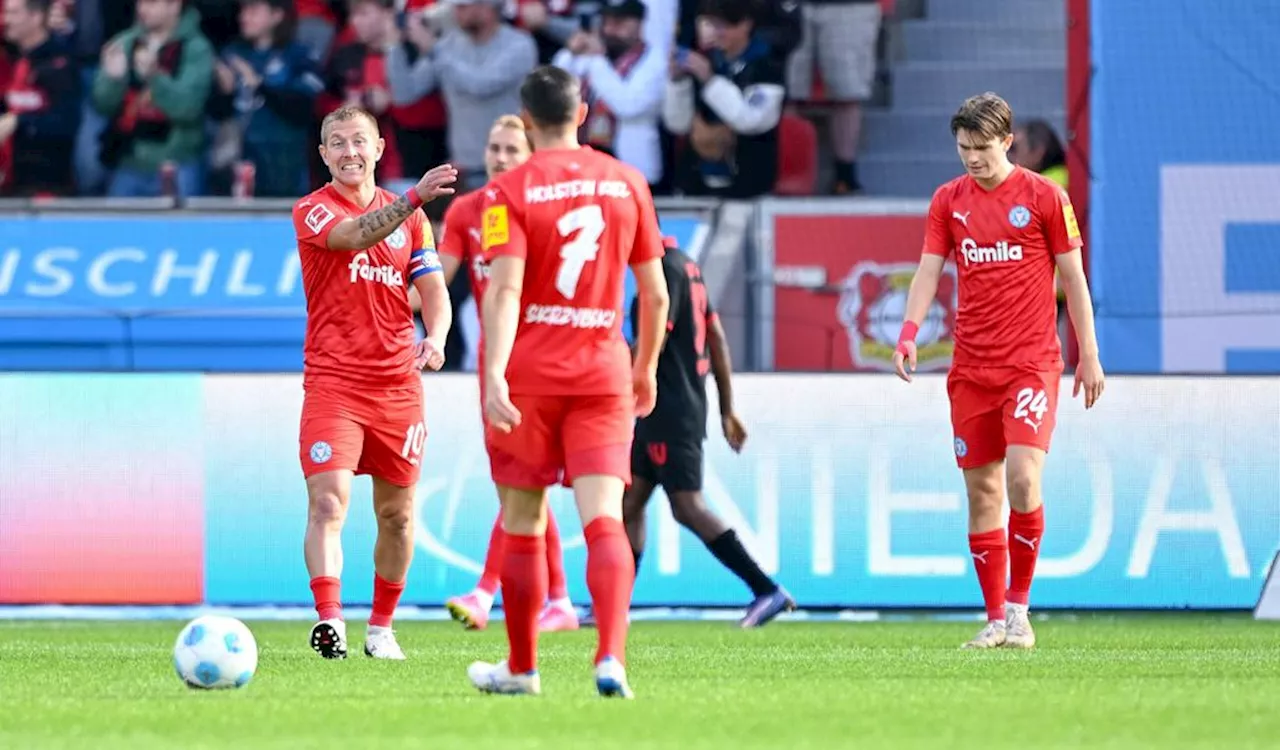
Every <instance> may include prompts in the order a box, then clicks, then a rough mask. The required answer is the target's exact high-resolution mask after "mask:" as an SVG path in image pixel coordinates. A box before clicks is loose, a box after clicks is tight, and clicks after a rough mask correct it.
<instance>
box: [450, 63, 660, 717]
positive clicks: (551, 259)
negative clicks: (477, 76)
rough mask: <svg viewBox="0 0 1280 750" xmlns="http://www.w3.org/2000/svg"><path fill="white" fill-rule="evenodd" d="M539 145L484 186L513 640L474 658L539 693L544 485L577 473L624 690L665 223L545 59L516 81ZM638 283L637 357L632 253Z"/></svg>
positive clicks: (498, 685)
mask: <svg viewBox="0 0 1280 750" xmlns="http://www.w3.org/2000/svg"><path fill="white" fill-rule="evenodd" d="M520 102H521V106H522V109H523V112H522V117H523V119H524V120H525V123H526V125H528V126H529V128H530V132H529V134H530V138H531V140H532V141H533V145H534V154H533V156H532V157H530V159H529V161H527V162H525V163H524V164H523V165H521V166H519V167H517V168H516V169H513V170H511V171H510V172H507V173H506V174H502V175H499V176H498V177H497V179H495V180H494V181H493V182H491V183H489V186H488V187H487V188H486V189H485V208H484V215H483V219H482V223H483V229H482V236H483V243H484V248H485V252H486V254H487V256H488V257H489V259H490V266H489V273H490V279H489V288H488V290H487V291H486V292H485V298H484V305H483V316H484V341H485V350H484V356H485V362H484V379H485V386H484V387H485V418H486V420H487V421H488V427H487V430H488V433H489V436H488V439H489V441H490V446H489V460H490V467H491V470H492V473H493V479H494V482H495V483H496V484H497V485H498V495H499V497H500V498H501V501H502V525H503V529H504V530H505V532H506V540H505V543H504V545H503V547H504V549H503V563H502V596H503V609H504V611H505V613H506V623H507V640H508V642H509V643H510V647H511V650H510V654H509V656H508V658H507V659H506V660H504V661H501V662H498V663H497V664H487V663H483V662H477V663H475V664H472V665H471V667H470V668H469V669H468V670H467V675H468V677H470V679H471V682H472V683H473V684H474V685H475V686H476V687H477V688H479V689H480V690H482V691H485V692H492V693H538V692H540V691H541V683H540V681H539V678H538V672H537V649H538V630H537V620H538V611H539V610H540V609H541V608H542V603H543V601H544V600H545V599H546V596H547V578H546V566H545V565H543V564H542V560H543V557H544V556H545V555H546V551H545V550H546V547H545V544H546V542H545V540H544V538H543V531H544V529H545V527H546V520H545V519H546V507H547V501H546V488H547V487H548V486H550V485H552V484H555V483H556V482H558V481H560V482H563V483H565V484H567V485H570V486H572V487H573V494H574V499H575V500H576V501H577V505H578V513H579V515H580V516H581V518H582V526H583V532H584V536H585V537H586V542H587V588H588V590H589V591H590V592H591V602H592V609H593V611H594V613H595V616H596V625H597V628H598V629H599V645H598V647H597V649H596V654H595V679H596V689H597V690H598V691H599V693H600V694H601V695H602V696H608V697H623V698H630V697H631V688H630V686H629V685H628V683H627V675H626V670H625V669H624V666H623V664H624V661H625V656H626V654H625V650H626V639H627V610H628V608H629V607H630V603H631V589H632V585H633V584H634V582H635V563H634V561H633V560H632V557H631V547H630V544H629V543H628V542H627V534H626V531H625V529H624V528H623V525H622V493H623V489H624V488H625V486H626V485H627V483H628V482H629V481H630V478H631V471H630V458H631V456H630V451H631V435H632V427H633V425H634V423H635V418H636V416H637V415H640V416H643V415H646V414H648V413H649V412H651V411H652V410H653V406H654V402H655V399H656V391H657V374H656V373H657V366H658V351H659V347H660V346H661V342H662V337H663V334H664V329H665V326H666V315H667V306H668V299H667V289H666V282H665V280H664V278H663V274H662V254H663V250H662V235H661V233H660V231H659V229H658V217H657V214H656V212H655V211H654V206H653V198H652V196H651V195H650V194H649V186H648V184H647V183H646V182H645V179H644V178H643V177H642V176H641V175H640V173H639V172H637V171H636V170H635V169H633V168H631V167H629V166H626V165H625V164H623V163H622V162H620V161H618V160H616V159H614V158H613V157H610V156H607V155H605V154H603V153H601V152H599V151H595V150H593V149H591V148H584V147H582V146H579V144H578V138H577V134H578V128H579V127H580V126H581V125H582V123H583V122H584V121H585V120H586V116H587V108H586V105H584V104H583V103H582V94H581V91H580V89H579V85H578V80H577V78H575V77H574V76H572V75H570V74H569V73H566V72H565V71H563V70H561V69H559V68H555V67H551V66H544V67H541V68H538V69H536V70H534V71H533V72H532V73H530V74H529V75H528V76H527V77H526V78H525V81H524V83H523V84H522V85H521V87H520ZM628 265H630V266H631V269H632V271H633V272H634V273H635V277H636V286H637V288H638V293H639V296H640V305H639V314H640V324H639V326H638V329H637V342H636V354H635V359H634V364H633V361H632V357H631V352H630V351H629V349H628V347H627V342H626V339H625V338H623V336H622V317H623V312H622V295H623V282H624V280H625V274H626V267H627V266H628Z"/></svg>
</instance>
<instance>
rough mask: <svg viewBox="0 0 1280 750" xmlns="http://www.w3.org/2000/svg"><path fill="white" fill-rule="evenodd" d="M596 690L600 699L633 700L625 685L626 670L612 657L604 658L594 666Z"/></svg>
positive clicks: (632, 694)
mask: <svg viewBox="0 0 1280 750" xmlns="http://www.w3.org/2000/svg"><path fill="white" fill-rule="evenodd" d="M596 690H597V691H599V693H600V697H602V698H634V697H636V695H635V693H633V692H631V686H630V685H629V684H627V670H626V669H624V668H623V666H622V663H621V662H619V661H618V660H617V659H615V658H613V657H612V656H606V657H605V658H604V659H601V660H600V663H599V664H597V665H596Z"/></svg>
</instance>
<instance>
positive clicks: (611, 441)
mask: <svg viewBox="0 0 1280 750" xmlns="http://www.w3.org/2000/svg"><path fill="white" fill-rule="evenodd" d="M511 402H512V403H513V404H515V407H516V408H517V409H519V410H520V414H521V417H522V419H521V422H520V426H519V427H516V428H515V429H514V430H512V431H511V432H510V433H503V432H499V431H498V430H495V429H493V428H492V427H490V426H488V425H486V426H485V442H486V444H487V445H488V447H489V467H490V470H491V472H492V474H493V481H494V482H495V483H497V484H500V485H503V486H505V487H521V488H529V489H533V488H538V487H549V486H551V485H553V484H556V483H558V482H563V483H564V485H565V486H570V485H572V484H573V480H575V479H577V478H578V477H584V476H590V475H593V474H604V475H607V476H613V477H618V478H619V479H621V480H622V481H623V482H625V483H627V484H630V483H631V437H632V432H633V428H634V426H635V398H634V397H633V396H631V395H626V396H530V395H514V394H513V395H512V396H511Z"/></svg>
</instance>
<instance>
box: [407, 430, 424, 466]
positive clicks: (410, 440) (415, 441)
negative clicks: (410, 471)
mask: <svg viewBox="0 0 1280 750" xmlns="http://www.w3.org/2000/svg"><path fill="white" fill-rule="evenodd" d="M426 442H427V426H426V425H425V424H423V423H422V422H419V423H417V424H411V425H409V426H408V427H407V428H405V431H404V446H403V447H402V448H401V449H400V457H401V458H405V459H408V461H409V463H410V464H412V465H414V466H417V465H418V459H420V458H421V457H422V446H423V445H424V444H425V443H426Z"/></svg>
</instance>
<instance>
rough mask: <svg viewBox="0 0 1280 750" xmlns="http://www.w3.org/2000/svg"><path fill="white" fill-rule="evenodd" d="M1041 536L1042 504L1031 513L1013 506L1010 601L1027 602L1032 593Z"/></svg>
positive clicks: (1042, 522) (1010, 539)
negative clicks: (1032, 581) (1021, 511)
mask: <svg viewBox="0 0 1280 750" xmlns="http://www.w3.org/2000/svg"><path fill="white" fill-rule="evenodd" d="M1042 536H1044V506H1043V505H1041V506H1040V507H1039V508H1036V509H1035V510H1033V511H1031V512H1030V513H1019V512H1017V511H1016V510H1015V511H1013V512H1011V513H1010V514H1009V569H1010V572H1011V573H1012V576H1011V579H1010V581H1009V595H1008V596H1009V601H1011V602H1013V603H1014V604H1024V605H1025V604H1027V602H1028V601H1030V597H1031V579H1032V578H1035V575H1036V558H1038V557H1039V556H1040V537H1042Z"/></svg>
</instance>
